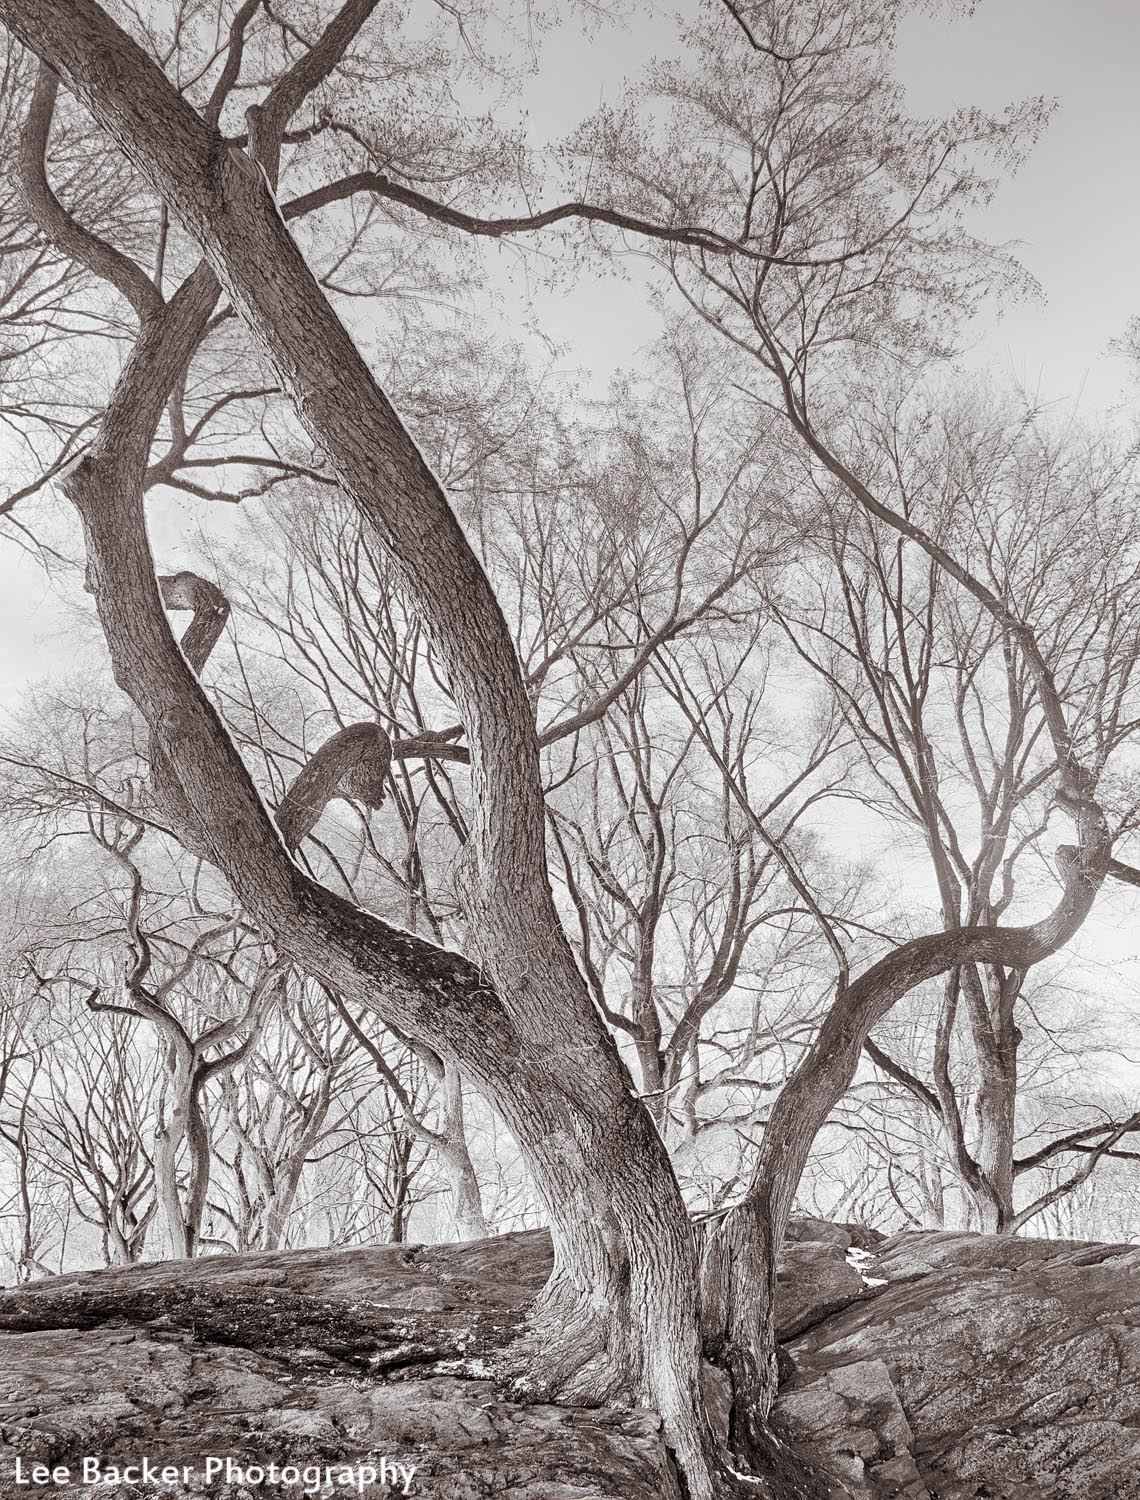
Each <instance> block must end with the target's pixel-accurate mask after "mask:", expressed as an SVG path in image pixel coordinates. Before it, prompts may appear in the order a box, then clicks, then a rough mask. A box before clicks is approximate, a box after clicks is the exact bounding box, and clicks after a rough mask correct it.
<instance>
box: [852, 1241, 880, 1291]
mask: <svg viewBox="0 0 1140 1500" xmlns="http://www.w3.org/2000/svg"><path fill="white" fill-rule="evenodd" d="M874 1259H875V1257H874V1255H873V1253H872V1252H871V1251H870V1250H860V1249H859V1248H858V1246H856V1245H852V1246H851V1248H850V1250H848V1252H847V1264H848V1265H849V1266H853V1267H854V1268H855V1270H856V1271H858V1272H859V1276H860V1279H861V1280H862V1282H863V1285H864V1286H886V1284H887V1278H886V1277H885V1276H868V1275H867V1265H868V1263H869V1262H870V1263H873V1262H874Z"/></svg>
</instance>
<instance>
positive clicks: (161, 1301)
mask: <svg viewBox="0 0 1140 1500" xmlns="http://www.w3.org/2000/svg"><path fill="white" fill-rule="evenodd" d="M793 1234H794V1238H793V1239H792V1241H791V1243H790V1244H789V1246H788V1250H787V1255H786V1259H785V1263H784V1266H783V1269H782V1272H781V1280H780V1296H781V1304H780V1327H781V1335H782V1339H783V1356H782V1360H781V1363H782V1369H783V1375H784V1379H783V1384H782V1388H781V1396H780V1401H779V1404H778V1408H777V1418H778V1423H779V1425H780V1427H781V1428H782V1430H783V1432H784V1434H785V1435H786V1436H787V1437H789V1438H790V1439H792V1440H794V1441H795V1442H797V1443H799V1444H802V1445H803V1446H804V1448H805V1449H806V1450H807V1451H808V1452H809V1453H811V1454H812V1455H813V1456H814V1457H815V1459H816V1460H817V1461H818V1462H820V1463H822V1464H823V1465H824V1467H826V1468H827V1469H828V1470H829V1471H830V1472H831V1473H832V1474H833V1475H834V1477H835V1479H836V1481H837V1482H838V1483H839V1484H840V1485H841V1486H842V1488H843V1489H844V1490H846V1492H848V1493H849V1494H851V1495H852V1496H861V1497H862V1496H866V1497H875V1500H889V1497H900V1500H982V1497H986V1500H1029V1497H1033V1500H1140V1464H1138V1463H1137V1459H1138V1457H1140V1274H1138V1273H1140V1250H1138V1249H1136V1248H1135V1247H1130V1246H1104V1245H1075V1244H1073V1243H1068V1242H1058V1241H1042V1240H1031V1239H1018V1240H997V1239H991V1238H986V1237H982V1236H973V1235H960V1234H905V1235H899V1236H897V1237H896V1238H894V1239H892V1240H886V1241H883V1242H882V1243H876V1239H875V1237H874V1236H869V1235H867V1234H865V1233H862V1232H859V1231H855V1230H852V1229H850V1228H844V1227H838V1226H833V1225H826V1224H823V1223H821V1222H820V1221H816V1220H809V1221H799V1222H798V1223H797V1224H796V1225H795V1226H794V1230H793ZM549 1264H550V1250H549V1242H548V1240H547V1238H546V1236H545V1235H544V1234H542V1233H540V1232H536V1233H532V1234H516V1235H505V1236H502V1237H501V1238H498V1239H494V1240H487V1241H482V1242H479V1243H477V1244H473V1245H467V1246H431V1247H400V1246H382V1247H377V1248H373V1249H366V1250H349V1251H325V1250H321V1251H297V1252H282V1253H275V1254H265V1255H247V1256H242V1257H240V1258H233V1257H218V1258H212V1259H205V1260H197V1261H192V1262H190V1261H176V1262H169V1263H164V1264H160V1265H153V1266H150V1265H148V1266H140V1267H133V1268H129V1269H125V1270H121V1271H103V1272H92V1273H87V1274H83V1275H75V1276H67V1277H61V1278H58V1279H56V1280H54V1281H47V1282H41V1283H37V1284H36V1285H34V1286H32V1287H25V1288H11V1289H8V1290H6V1291H3V1292H0V1371H2V1372H3V1373H2V1375H0V1493H2V1495H3V1497H4V1500H14V1497H15V1496H17V1495H34V1494H54V1495H66V1496H69V1497H70V1496H72V1495H92V1496H94V1495H98V1496H100V1497H102V1500H155V1497H158V1496H162V1497H163V1500H179V1497H181V1496H185V1495H191V1494H209V1495H210V1496H212V1497H215V1500H242V1497H245V1496H250V1497H253V1500H263V1497H268V1496H271V1497H273V1500H293V1497H294V1496H297V1495H300V1494H302V1493H303V1492H304V1489H305V1488H306V1487H308V1486H310V1485H316V1486H317V1487H316V1488H314V1489H310V1494H314V1495H321V1496H332V1495H338V1496H339V1495H347V1494H352V1493H354V1490H353V1488H352V1485H353V1484H355V1483H357V1482H358V1479H357V1478H355V1477H349V1474H348V1470H349V1469H350V1468H351V1469H352V1470H353V1473H354V1475H357V1476H359V1474H360V1473H361V1470H362V1469H363V1471H364V1472H363V1479H364V1481H367V1472H366V1471H367V1468H368V1466H369V1465H371V1466H372V1467H374V1468H380V1461H381V1460H382V1459H386V1460H387V1461H388V1464H389V1469H388V1470H387V1471H385V1480H386V1482H385V1481H383V1480H381V1481H377V1483H376V1484H374V1485H373V1486H371V1488H370V1489H369V1490H368V1493H371V1494H373V1495H375V1496H381V1495H386V1494H399V1493H402V1492H403V1490H404V1476H405V1475H406V1474H407V1472H408V1470H409V1469H410V1467H411V1466H413V1465H414V1466H415V1473H414V1476H412V1478H411V1479H410V1483H409V1486H408V1493H410V1494H412V1495H416V1496H421V1497H432V1500H476V1497H483V1496H495V1497H498V1500H681V1492H680V1489H679V1487H678V1483H677V1480H676V1476H675V1475H674V1473H673V1471H672V1468H671V1466H670V1463H669V1460H668V1457H667V1455H666V1453H665V1451H664V1448H663V1445H662V1443H661V1439H660V1435H659V1424H658V1422H657V1420H656V1418H655V1416H654V1415H653V1414H652V1413H650V1412H644V1411H635V1412H629V1411H624V1412H623V1411H613V1410H605V1409H603V1410H584V1409H565V1408H559V1407H553V1406H546V1405H542V1406H520V1405H517V1404H514V1403H512V1402H511V1401H509V1400H508V1399H506V1396H505V1393H504V1392H502V1391H501V1390H499V1389H498V1388H497V1387H496V1385H495V1382H494V1381H493V1380H492V1379H491V1378H490V1367H489V1364H488V1363H487V1361H488V1360H489V1359H490V1358H491V1357H492V1356H493V1353H494V1351H495V1350H496V1349H497V1348H499V1347H501V1346H502V1345H503V1343H504V1342H505V1341H507V1340H508V1339H509V1337H510V1333H511V1330H512V1329H513V1328H514V1326H515V1325H516V1323H517V1321H518V1319H519V1318H520V1316H521V1315H522V1312H523V1310H524V1309H525V1307H526V1304H527V1302H528V1301H529V1299H530V1298H531V1297H532V1296H533V1295H534V1293H535V1292H536V1291H537V1289H538V1288H539V1287H540V1286H541V1285H542V1282H543V1280H544V1279H545V1276H546V1274H547V1271H548V1269H549ZM210 1455H213V1456H220V1457H232V1458H234V1459H235V1460H237V1461H238V1462H244V1463H246V1464H255V1463H256V1464H258V1465H261V1466H268V1465H270V1464H273V1463H276V1464H278V1465H279V1466H285V1465H293V1466H296V1468H298V1469H299V1470H302V1471H303V1472H307V1474H308V1476H309V1477H308V1478H307V1479H305V1480H304V1481H303V1482H298V1484H296V1485H294V1486H292V1487H286V1488H280V1487H277V1486H275V1485H273V1486H271V1485H270V1484H269V1483H268V1482H266V1483H263V1484H258V1483H256V1482H247V1483H245V1484H242V1483H238V1482H236V1481H235V1482H233V1483H229V1484H226V1483H219V1482H218V1481H217V1480H211V1482H210V1483H209V1484H208V1485H207V1484H206V1483H205V1481H204V1467H205V1460H206V1458H207V1457H208V1456H210ZM84 1456H94V1457H96V1458H98V1457H99V1456H102V1457H103V1459H104V1465H103V1469H102V1471H101V1476H100V1477H102V1478H106V1477H107V1475H108V1473H109V1465H111V1464H117V1465H120V1466H122V1465H125V1464H127V1463H139V1462H141V1460H142V1459H143V1458H149V1459H150V1460H151V1461H152V1463H153V1464H154V1465H155V1466H156V1467H158V1466H162V1465H172V1466H174V1467H175V1468H177V1469H181V1468H185V1469H187V1470H189V1471H191V1473H190V1478H189V1482H188V1483H187V1484H184V1483H182V1481H181V1480H179V1482H178V1483H177V1484H167V1483H163V1482H161V1481H152V1482H148V1483H142V1484H125V1483H119V1482H110V1483H102V1484H100V1485H98V1486H94V1485H92V1486H89V1487H85V1486H83V1485H82V1484H80V1483H78V1482H74V1483H72V1484H71V1485H70V1486H69V1487H67V1488H62V1487H60V1486H59V1485H53V1484H48V1485H43V1486H37V1485H34V1484H32V1485H27V1484H22V1483H21V1484H18V1483H17V1471H16V1467H15V1465H16V1459H17V1457H19V1458H20V1459H21V1463H22V1467H21V1472H20V1475H19V1478H20V1479H26V1478H28V1477H29V1476H30V1475H31V1474H32V1472H33V1471H32V1465H33V1464H34V1463H37V1462H38V1463H44V1464H47V1465H49V1466H57V1465H64V1466H66V1467H67V1468H68V1469H69V1470H70V1471H71V1473H70V1476H69V1477H71V1478H72V1479H73V1480H75V1481H77V1480H78V1478H79V1476H80V1472H81V1462H82V1459H83V1458H84ZM396 1464H399V1465H402V1466H403V1468H402V1470H401V1471H400V1472H397V1471H396V1470H395V1469H394V1467H393V1466H394V1465H396ZM341 1467H344V1468H345V1473H344V1474H341V1473H340V1472H339V1469H340V1468H341ZM330 1468H331V1469H332V1473H331V1474H328V1473H325V1472H322V1473H321V1474H320V1475H319V1476H316V1473H315V1471H316V1470H318V1469H319V1470H322V1471H323V1470H328V1469H330ZM247 1477H248V1476H247ZM111 1479H112V1480H113V1479H114V1476H113V1474H112V1475H111ZM326 1479H327V1480H329V1481H330V1482H329V1483H327V1484H326V1483H324V1481H325V1480H326Z"/></svg>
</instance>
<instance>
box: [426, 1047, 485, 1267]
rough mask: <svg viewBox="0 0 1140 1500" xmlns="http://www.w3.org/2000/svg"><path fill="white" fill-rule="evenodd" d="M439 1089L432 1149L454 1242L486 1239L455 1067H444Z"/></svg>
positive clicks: (481, 1203) (480, 1194)
mask: <svg viewBox="0 0 1140 1500" xmlns="http://www.w3.org/2000/svg"><path fill="white" fill-rule="evenodd" d="M442 1088H443V1095H444V1099H443V1126H442V1129H441V1131H440V1136H441V1139H440V1140H439V1142H438V1144H437V1145H436V1147H435V1150H436V1151H437V1153H438V1155H439V1160H440V1165H441V1166H442V1167H443V1172H444V1176H445V1177H446V1178H447V1188H448V1195H449V1197H450V1199H451V1220H452V1224H453V1226H454V1229H455V1237H456V1239H457V1240H482V1239H486V1237H487V1235H488V1234H489V1233H490V1230H489V1228H488V1226H487V1218H486V1215H485V1214H484V1212H483V1195H482V1193H481V1192H480V1191H479V1178H478V1176H477V1175H476V1172H475V1165H474V1163H473V1162H472V1160H471V1152H470V1150H469V1149H468V1146H467V1125H466V1116H465V1111H464V1107H463V1080H462V1078H461V1076H460V1073H459V1069H458V1068H456V1067H455V1066H454V1064H449V1063H445V1064H444V1072H443V1082H442Z"/></svg>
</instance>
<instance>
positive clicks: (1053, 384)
mask: <svg viewBox="0 0 1140 1500" xmlns="http://www.w3.org/2000/svg"><path fill="white" fill-rule="evenodd" d="M663 34H665V35H667V34H668V32H667V30H666V31H665V32H663V31H662V27H661V22H660V18H659V17H658V18H657V19H655V18H654V17H653V15H652V14H651V13H650V11H649V10H648V8H647V9H646V10H644V11H643V12H641V13H639V14H638V15H637V16H636V17H635V18H634V20H633V21H632V22H631V23H630V24H629V26H628V27H627V28H626V29H625V30H624V31H618V32H615V31H614V29H613V28H611V27H604V28H602V29H600V30H599V31H598V32H597V33H596V34H594V35H591V36H587V35H585V34H584V33H583V32H582V30H581V28H580V25H579V24H578V23H576V22H571V23H570V24H568V25H565V26H564V27H563V28H562V29H560V30H559V31H556V32H555V33H554V34H553V35H552V36H549V37H548V38H547V39H546V42H545V45H544V49H543V63H542V67H541V71H540V74H539V76H538V77H537V78H536V80H535V82H534V84H533V86H532V88H531V89H530V90H529V91H528V107H529V109H530V112H531V115H532V123H533V125H534V128H535V133H536V135H543V134H549V135H550V136H552V137H557V136H560V135H562V134H564V133H565V132H566V131H567V130H569V129H570V128H571V127H572V126H573V125H574V124H575V123H576V122H577V121H578V120H579V119H580V118H581V117H582V116H583V115H584V114H586V113H588V112H589V111H590V110H592V109H593V108H594V107H595V106H596V105H597V104H598V103H599V102H601V101H602V100H604V99H611V100H613V99H616V97H617V95H618V93H619V91H620V87H621V82H622V79H623V77H624V76H627V75H632V74H635V73H636V72H637V71H638V70H639V68H640V66H641V64H642V63H643V62H644V60H645V59H646V57H647V56H648V55H649V54H650V53H651V52H652V50H653V48H654V46H655V45H656V44H657V42H658V39H659V38H660V37H661V36H662V35H663ZM1138 60H1140V4H1138V3H1137V0H1081V3H1075V0H981V3H980V4H979V6H978V8H977V12H976V14H975V15H974V16H972V17H970V18H967V19H961V18H959V19H954V20H951V21H946V20H939V19H937V18H933V17H924V18H919V19H914V20H911V21H908V23H907V25H906V27H905V30H904V33H903V37H902V43H901V46H900V51H899V59H898V62H899V71H900V76H901V77H902V78H903V79H904V81H905V82H906V84H907V86H908V89H909V91H910V96H911V102H912V106H913V108H914V109H915V110H916V112H920V113H925V112H934V111H942V110H944V109H947V108H949V107H952V106H954V105H956V104H968V103H977V104H981V105H985V106H996V105H1000V104H1001V103H1003V102H1004V101H1006V100H1009V99H1013V98H1017V97H1021V96H1024V95H1026V94H1035V93H1046V94H1050V95H1055V96H1056V97H1057V100H1058V109H1057V112H1056V115H1055V116H1054V119H1053V121H1052V124H1051V126H1050V128H1049V130H1048V132H1047V133H1046V135H1045V136H1044V138H1043V139H1042V140H1041V142H1040V143H1039V144H1038V146H1037V148H1036V150H1035V152H1034V154H1033V156H1032V157H1031V159H1030V161H1029V163H1028V164H1027V165H1026V166H1025V167H1024V168H1023V170H1022V172H1021V173H1020V174H1019V176H1018V177H1016V178H1015V179H1013V180H1012V181H1010V182H1007V183H1005V184H1004V185H1003V186H1002V188H1001V190H1000V192H999V194H998V197H997V199H996V201H995V202H994V204H993V206H992V207H991V209H990V210H989V211H988V214H987V216H986V218H985V220H984V222H983V223H981V224H980V225H978V226H977V227H978V228H979V229H980V230H981V231H982V232H983V233H985V234H987V235H988V236H990V237H991V238H994V239H997V240H1019V241H1021V242H1023V249H1022V252H1021V253H1022V259H1023V261H1024V263H1025V264H1026V265H1027V267H1028V268H1029V269H1030V271H1032V273H1033V274H1034V275H1035V276H1036V277H1037V279H1038V280H1039V281H1040V283H1041V285H1042V288H1043V290H1044V294H1045V300H1044V301H1043V302H1042V303H1037V304H1034V305H1032V306H1029V307H1021V308H1014V309H1013V310H1011V311H1010V312H1008V313H1007V315H1006V316H1005V317H1004V318H1003V319H1002V320H1001V321H1000V323H998V324H996V325H994V326H990V327H988V328H980V329H979V330H978V338H979V344H978V347H977V349H976V350H975V351H974V353H973V355H972V356H971V357H972V359H973V360H974V361H975V362H979V363H989V364H990V365H992V366H993V367H994V368H996V369H997V370H998V371H999V372H1006V373H1008V374H1012V375H1013V376H1014V377H1015V378H1017V379H1020V380H1021V381H1023V382H1026V383H1028V384H1029V385H1031V386H1034V387H1036V386H1039V387H1040V389H1041V390H1042V392H1043V394H1044V395H1046V396H1047V397H1049V398H1052V399H1072V398H1074V397H1076V396H1078V395H1080V396H1081V399H1082V406H1083V407H1084V409H1085V410H1086V411H1087V412H1089V414H1093V413H1095V412H1097V411H1101V410H1105V409H1108V408H1109V407H1111V406H1112V405H1113V404H1114V403H1115V402H1117V401H1118V400H1119V399H1120V396H1121V393H1122V389H1123V387H1124V383H1125V370H1124V368H1123V365H1122V363H1121V362H1120V361H1119V360H1116V359H1112V358H1110V357H1109V356H1108V355H1107V354H1106V352H1105V346H1106V345H1107V343H1108V341H1109V339H1111V338H1112V337H1113V336H1114V335H1115V334H1117V333H1119V332H1120V331H1121V330H1122V328H1123V326H1124V324H1125V322H1126V320H1127V318H1128V317H1129V316H1130V315H1131V314H1132V313H1133V312H1138V311H1140V287H1138V285H1137V274H1136V247H1137V244H1138V243H1140V195H1138V193H1137V175H1138V174H1137V166H1136V160H1137V154H1138V148H1140V89H1138V88H1137V83H1136V66H1137V62H1138ZM512 263H513V262H512ZM523 294H524V286H523V283H522V280H521V277H520V276H519V275H518V273H517V272H516V274H515V283H514V285H513V287H512V286H510V285H509V284H506V285H505V297H504V306H503V315H504V322H505V324H506V326H507V327H510V325H511V323H512V320H513V319H515V318H516V317H517V315H518V313H519V312H520V311H521V309H522V305H523ZM512 299H515V305H514V306H512ZM539 320H540V323H541V325H542V327H543V328H544V329H545V330H546V331H547V332H548V334H549V335H550V337H551V338H553V339H554V340H555V341H557V342H558V343H559V344H560V345H562V346H564V350H565V353H564V361H565V363H567V364H569V365H571V366H575V367H580V368H582V369H583V370H584V371H586V372H587V373H588V375H589V377H590V384H591V385H592V386H593V388H594V389H595V390H601V389H604V387H605V383H606V382H607V381H608V378H609V375H610V373H611V372H612V371H613V369H614V368H615V367H617V366H619V365H621V364H623V363H629V362H630V361H632V360H634V359H636V356H637V351H638V349H639V348H640V347H641V346H642V345H644V344H645V343H647V342H648V341H649V340H650V339H651V338H652V337H653V335H654V333H655V331H656V326H657V325H656V321H655V314H654V313H653V311H652V309H651V308H649V307H648V306H647V305H646V302H645V299H644V297H643V296H641V295H640V294H639V293H637V292H636V291H631V289H630V288H628V287H624V286H623V285H622V284H621V283H620V282H618V281H615V280H607V281H603V282H602V283H600V284H599V283H596V282H594V281H593V279H592V278H590V277H586V276H584V277H583V278H582V279H581V280H580V282H579V284H578V285H577V287H576V288H575V289H569V290H567V291H566V292H565V293H564V294H562V295H560V296H551V295H544V296H543V297H542V298H541V300H540V304H539ZM168 561H169V560H168ZM0 583H2V586H0V631H2V632H3V638H4V641H5V643H6V650H5V653H4V659H5V662H6V666H5V668H4V669H3V673H2V678H0V698H8V699H10V698H11V695H12V694H13V692H14V691H15V690H17V689H18V687H19V685H20V684H21V683H22V682H23V681H25V680H26V679H27V678H28V677H35V676H37V675H39V674H40V673H42V672H43V671H45V670H47V669H48V667H49V666H50V664H51V663H53V662H57V661H59V660H61V658H62V656H63V655H64V652H63V649H62V646H61V636H60V630H59V618H58V615H57V614H56V611H55V610H54V609H53V607H52V603H51V600H50V598H49V597H48V596H47V594H46V584H45V581H44V578H43V575H42V573H41V572H40V571H39V569H38V568H37V567H36V565H35V564H34V563H30V562H28V561H26V560H25V559H22V558H19V557H18V556H17V555H16V554H15V553H14V552H13V550H12V549H11V548H8V547H6V548H5V553H4V557H3V558H2V559H0Z"/></svg>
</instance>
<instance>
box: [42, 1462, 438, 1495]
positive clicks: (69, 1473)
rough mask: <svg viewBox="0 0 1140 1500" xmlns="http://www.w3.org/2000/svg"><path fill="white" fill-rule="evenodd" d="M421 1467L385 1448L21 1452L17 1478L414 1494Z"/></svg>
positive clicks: (61, 1483) (49, 1482)
mask: <svg viewBox="0 0 1140 1500" xmlns="http://www.w3.org/2000/svg"><path fill="white" fill-rule="evenodd" d="M416 1467H417V1466H416V1465H415V1464H412V1463H402V1462H401V1461H400V1460H398V1459H393V1458H389V1457H388V1456H387V1455H386V1454H385V1455H383V1456H381V1457H377V1458H374V1459H371V1460H369V1461H368V1462H366V1463H351V1464H349V1463H343V1464H336V1463H334V1464H315V1463H305V1462H298V1463H284V1464H278V1463H253V1462H250V1461H249V1460H247V1459H244V1458H234V1457H233V1456H232V1455H225V1454H222V1455H218V1454H209V1455H207V1456H206V1457H204V1458H203V1459H202V1461H201V1463H200V1464H172V1463H167V1462H166V1461H165V1460H164V1459H163V1458H162V1457H161V1456H160V1457H152V1456H151V1455H149V1454H148V1455H146V1456H144V1457H142V1458H138V1459H134V1460H132V1461H130V1462H128V1463H122V1464H118V1463H112V1462H111V1461H110V1460H109V1459H107V1458H104V1457H103V1456H102V1455H101V1454H85V1455H84V1456H83V1457H82V1459H81V1460H80V1462H79V1463H78V1464H44V1463H33V1462H29V1461H28V1460H26V1459H23V1458H17V1459H16V1473H15V1480H14V1482H15V1484H16V1486H17V1487H18V1488H27V1489H28V1490H29V1491H35V1492H36V1493H40V1492H42V1491H43V1490H44V1489H46V1488H49V1487H51V1486H54V1487H55V1488H57V1489H61V1490H64V1489H71V1488H73V1487H77V1486H80V1485H82V1486H84V1487H85V1488H86V1487H89V1486H99V1485H106V1486H107V1487H108V1488H110V1487H112V1486H114V1487H115V1488H117V1487H118V1486H119V1485H152V1486H155V1487H156V1488H157V1489H159V1490H161V1488H162V1487H168V1488H171V1489H173V1488H174V1487H176V1486H177V1487H179V1488H180V1489H181V1488H190V1487H193V1486H195V1485H196V1484H205V1485H206V1486H207V1487H209V1486H211V1485H222V1484H240V1485H244V1486H245V1488H247V1489H250V1490H262V1489H265V1490H279V1491H282V1492H284V1493H285V1494H288V1495H319V1494H321V1492H322V1491H323V1490H324V1489H325V1488H326V1487H327V1486H328V1485H336V1487H337V1493H338V1494H342V1495H344V1494H348V1495H374V1494H376V1493H377V1492H378V1491H380V1490H386V1491H387V1492H388V1493H389V1494H393V1495H410V1494H412V1481H413V1480H414V1478H415V1475H416Z"/></svg>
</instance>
